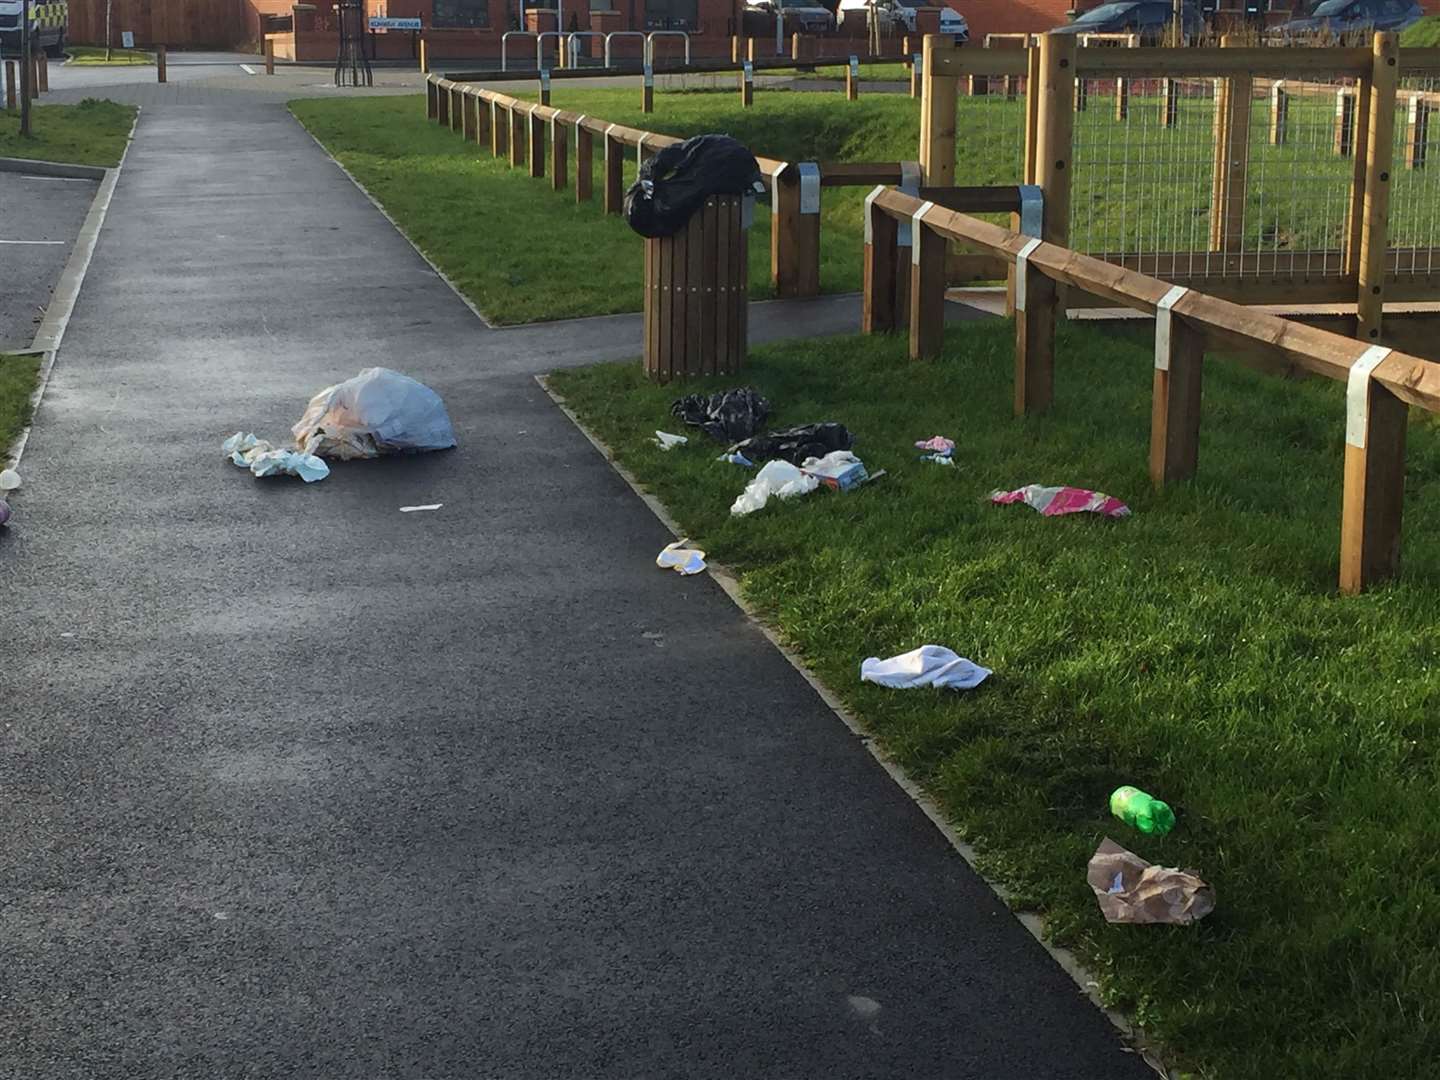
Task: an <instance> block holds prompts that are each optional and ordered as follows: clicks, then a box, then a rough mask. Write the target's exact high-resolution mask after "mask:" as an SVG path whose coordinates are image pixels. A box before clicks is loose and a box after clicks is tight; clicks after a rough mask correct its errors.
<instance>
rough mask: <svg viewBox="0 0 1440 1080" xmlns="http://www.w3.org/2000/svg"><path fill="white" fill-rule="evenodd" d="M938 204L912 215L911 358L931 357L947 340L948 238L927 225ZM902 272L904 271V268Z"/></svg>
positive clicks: (934, 355)
mask: <svg viewBox="0 0 1440 1080" xmlns="http://www.w3.org/2000/svg"><path fill="white" fill-rule="evenodd" d="M933 205H934V204H933V203H928V202H927V203H924V204H922V205H921V207H920V209H919V210H917V211H915V216H914V217H913V218H912V219H911V229H912V245H913V246H912V247H911V249H910V359H911V360H929V359H932V358H934V357H936V356H939V355H940V350H941V348H942V347H943V346H944V344H945V249H946V247H947V246H948V245H947V244H946V243H945V238H944V237H943V236H941V235H940V234H939V233H937V232H935V231H934V230H933V229H931V228H929V227H928V226H926V224H925V222H924V217H925V215H926V214H927V213H928V212H929V211H930V209H931V208H932V206H933ZM901 272H902V273H903V272H904V270H903V268H902V271H901Z"/></svg>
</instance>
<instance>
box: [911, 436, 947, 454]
mask: <svg viewBox="0 0 1440 1080" xmlns="http://www.w3.org/2000/svg"><path fill="white" fill-rule="evenodd" d="M915 449H916V450H924V451H926V452H927V453H931V454H939V455H940V456H941V457H947V458H948V457H949V456H950V455H951V454H953V453H955V440H954V439H947V438H946V437H945V436H944V435H932V436H930V438H928V439H925V440H924V441H923V442H917V443H916V444H915Z"/></svg>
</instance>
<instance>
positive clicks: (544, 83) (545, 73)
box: [540, 68, 550, 94]
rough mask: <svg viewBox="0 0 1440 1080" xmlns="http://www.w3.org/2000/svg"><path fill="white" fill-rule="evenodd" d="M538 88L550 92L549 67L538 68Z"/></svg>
mask: <svg viewBox="0 0 1440 1080" xmlns="http://www.w3.org/2000/svg"><path fill="white" fill-rule="evenodd" d="M540 89H541V91H542V92H543V93H546V94H548V93H550V69H549V68H541V69H540Z"/></svg>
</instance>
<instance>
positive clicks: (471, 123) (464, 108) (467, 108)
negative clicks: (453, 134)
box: [460, 87, 479, 142]
mask: <svg viewBox="0 0 1440 1080" xmlns="http://www.w3.org/2000/svg"><path fill="white" fill-rule="evenodd" d="M475 103H476V98H475V94H474V91H473V90H471V89H470V88H469V87H467V88H466V89H464V90H463V91H461V93H460V128H461V131H462V133H463V137H464V139H465V141H466V142H474V141H475V131H476V125H477V124H478V123H479V121H478V119H477V118H476V113H477V111H478V110H477V109H476V108H475Z"/></svg>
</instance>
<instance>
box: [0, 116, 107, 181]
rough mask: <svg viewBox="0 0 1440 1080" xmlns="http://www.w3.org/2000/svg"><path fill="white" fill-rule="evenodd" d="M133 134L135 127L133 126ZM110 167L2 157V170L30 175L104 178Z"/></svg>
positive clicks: (74, 178) (0, 170)
mask: <svg viewBox="0 0 1440 1080" xmlns="http://www.w3.org/2000/svg"><path fill="white" fill-rule="evenodd" d="M130 133H131V134H132V135H133V134H134V133H135V129H134V128H133V127H132V128H131V129H130ZM108 171H109V170H108V169H105V168H102V167H101V166H99V165H72V164H70V163H69V162H65V161H32V160H30V159H29V158H13V157H0V172H9V173H25V174H26V175H28V176H58V177H61V178H62V179H66V180H104V179H105V174H106V173H107V172H108Z"/></svg>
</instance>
